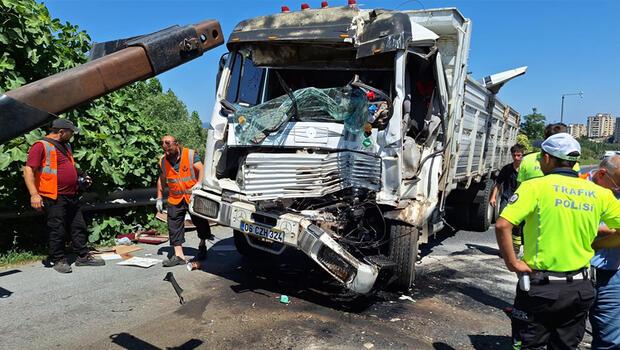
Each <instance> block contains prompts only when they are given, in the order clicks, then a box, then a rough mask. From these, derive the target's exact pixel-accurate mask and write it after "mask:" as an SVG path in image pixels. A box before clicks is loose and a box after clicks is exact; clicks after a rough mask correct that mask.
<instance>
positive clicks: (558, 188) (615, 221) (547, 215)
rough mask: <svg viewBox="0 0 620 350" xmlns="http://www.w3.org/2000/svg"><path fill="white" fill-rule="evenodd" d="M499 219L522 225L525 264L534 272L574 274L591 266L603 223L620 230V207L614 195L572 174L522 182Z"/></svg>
mask: <svg viewBox="0 0 620 350" xmlns="http://www.w3.org/2000/svg"><path fill="white" fill-rule="evenodd" d="M501 217H503V218H504V219H506V220H508V221H509V222H510V223H512V224H513V225H519V224H520V223H521V222H523V221H525V227H524V230H523V235H524V241H525V245H524V255H523V261H525V262H526V263H527V264H528V265H529V266H530V267H531V268H532V269H534V270H547V271H555V272H567V271H575V270H579V269H581V268H584V267H586V266H589V263H590V259H591V258H592V256H593V255H594V251H593V249H592V247H591V244H592V241H593V240H594V238H595V237H596V234H597V231H598V226H599V223H600V222H601V221H603V222H605V223H606V224H607V226H609V227H612V228H618V227H620V202H619V201H617V200H616V198H615V197H614V195H613V194H612V192H611V191H610V190H608V189H605V188H603V187H600V186H598V185H596V184H594V183H592V182H589V181H584V180H583V179H580V178H579V177H578V176H577V173H576V172H574V171H572V170H570V169H556V170H555V171H554V172H552V173H551V174H549V175H547V176H544V177H539V178H535V179H531V180H529V181H526V182H524V183H522V184H521V185H520V186H519V188H518V189H517V191H516V192H515V194H514V195H513V196H512V198H510V200H509V204H508V206H507V207H506V208H505V209H504V211H502V213H501Z"/></svg>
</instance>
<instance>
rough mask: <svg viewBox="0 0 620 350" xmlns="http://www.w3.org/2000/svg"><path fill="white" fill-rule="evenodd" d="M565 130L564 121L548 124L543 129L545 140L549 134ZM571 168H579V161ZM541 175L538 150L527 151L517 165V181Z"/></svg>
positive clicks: (566, 128)
mask: <svg viewBox="0 0 620 350" xmlns="http://www.w3.org/2000/svg"><path fill="white" fill-rule="evenodd" d="M567 131H568V127H567V126H566V124H564V123H554V124H548V125H547V126H546V127H545V130H544V136H545V140H546V139H547V138H549V136H551V135H555V134H559V133H566V132H567ZM538 142H540V141H538ZM536 146H537V145H536ZM573 170H575V171H577V172H578V171H579V170H581V169H580V167H579V163H575V166H573ZM542 176H544V174H543V172H542V170H541V169H540V152H534V153H529V154H527V155H525V156H523V159H521V165H520V166H519V172H518V173H517V183H522V182H524V181H527V180H529V179H535V178H537V177H542Z"/></svg>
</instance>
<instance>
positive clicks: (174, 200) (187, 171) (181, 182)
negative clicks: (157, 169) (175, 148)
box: [160, 148, 198, 205]
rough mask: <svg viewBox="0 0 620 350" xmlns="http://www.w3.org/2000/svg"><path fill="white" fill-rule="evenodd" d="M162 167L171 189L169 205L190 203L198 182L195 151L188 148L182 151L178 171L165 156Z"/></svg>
mask: <svg viewBox="0 0 620 350" xmlns="http://www.w3.org/2000/svg"><path fill="white" fill-rule="evenodd" d="M160 166H161V169H162V175H163V177H164V178H165V181H166V184H167V185H168V188H169V191H168V203H170V204H172V205H177V204H179V203H181V201H182V200H183V199H185V200H186V201H187V203H189V201H190V196H191V194H192V187H194V185H195V184H196V183H197V182H198V181H197V178H196V174H195V171H194V151H193V150H191V149H188V148H183V149H182V150H181V158H180V160H179V170H178V171H176V170H174V167H173V166H172V165H171V164H170V162H169V161H167V160H166V157H165V156H163V157H162V158H161V160H160Z"/></svg>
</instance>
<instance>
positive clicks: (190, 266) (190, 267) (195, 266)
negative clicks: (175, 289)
mask: <svg viewBox="0 0 620 350" xmlns="http://www.w3.org/2000/svg"><path fill="white" fill-rule="evenodd" d="M185 267H186V268H187V271H194V270H200V268H201V267H202V263H201V262H200V261H190V262H188V263H187V264H186V265H185Z"/></svg>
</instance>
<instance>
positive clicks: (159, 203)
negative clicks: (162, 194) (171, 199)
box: [155, 198, 164, 213]
mask: <svg viewBox="0 0 620 350" xmlns="http://www.w3.org/2000/svg"><path fill="white" fill-rule="evenodd" d="M155 208H157V211H158V212H160V213H161V212H163V211H164V200H163V199H162V198H157V204H155Z"/></svg>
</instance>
